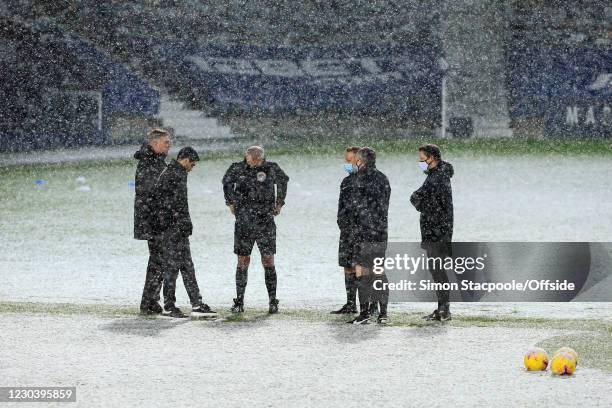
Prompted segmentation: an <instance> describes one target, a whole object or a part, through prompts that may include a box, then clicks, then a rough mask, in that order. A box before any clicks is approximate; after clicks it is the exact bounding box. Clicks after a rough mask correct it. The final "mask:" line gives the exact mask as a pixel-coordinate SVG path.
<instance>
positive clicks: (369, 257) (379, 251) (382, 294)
mask: <svg viewBox="0 0 612 408" xmlns="http://www.w3.org/2000/svg"><path fill="white" fill-rule="evenodd" d="M357 169H358V171H357V178H356V180H355V207H354V216H355V251H354V254H353V256H354V263H355V275H356V276H357V291H358V293H359V316H357V317H356V318H355V319H353V320H351V321H349V323H353V324H367V323H368V322H369V320H370V302H371V301H372V302H374V303H376V302H377V303H378V304H379V305H380V313H379V315H378V318H377V322H378V323H380V324H386V323H387V322H388V320H389V319H388V317H387V304H388V301H389V290H388V286H386V285H377V287H384V289H382V290H376V291H375V290H373V287H374V284H375V283H374V282H375V281H381V283H382V284H385V283H388V279H387V276H386V275H385V274H384V273H383V274H376V275H375V274H373V273H372V267H373V264H374V259H376V258H384V256H385V251H386V249H387V240H388V214H389V199H390V197H391V186H390V185H389V179H387V176H385V175H384V174H383V173H382V172H380V171H379V170H378V169H377V168H376V152H375V151H374V150H373V149H371V148H369V147H362V148H361V149H359V151H358V152H357Z"/></svg>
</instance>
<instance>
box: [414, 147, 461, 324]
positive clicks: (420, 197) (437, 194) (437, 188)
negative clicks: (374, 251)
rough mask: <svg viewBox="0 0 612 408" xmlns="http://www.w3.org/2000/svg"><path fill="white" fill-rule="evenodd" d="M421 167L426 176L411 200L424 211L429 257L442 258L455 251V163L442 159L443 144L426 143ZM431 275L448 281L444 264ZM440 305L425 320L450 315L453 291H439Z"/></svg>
mask: <svg viewBox="0 0 612 408" xmlns="http://www.w3.org/2000/svg"><path fill="white" fill-rule="evenodd" d="M419 167H420V168H421V170H423V171H424V172H425V174H426V175H427V178H426V179H425V182H423V185H422V186H421V188H419V189H418V190H417V191H415V192H414V193H412V196H411V197H410V202H411V203H412V205H414V207H415V208H416V210H417V211H419V212H420V213H421V220H420V224H421V242H422V247H423V249H425V250H426V251H427V256H428V257H440V258H442V259H444V258H446V257H447V256H451V255H452V247H451V245H452V244H451V242H452V239H453V191H452V188H451V180H450V179H451V177H453V173H454V170H453V166H452V165H451V164H450V163H448V162H445V161H443V160H442V154H441V152H440V148H439V147H438V146H436V145H433V144H426V145H423V146H421V147H420V148H419ZM435 264H436V263H435V262H434V267H433V268H432V270H431V275H432V278H433V280H434V282H436V283H448V276H447V275H446V271H445V270H444V268H438V267H436V266H435ZM436 295H437V297H438V308H437V309H436V310H434V311H433V313H431V314H430V315H427V316H425V317H424V318H425V319H426V320H440V321H446V320H450V319H451V313H450V291H449V290H438V291H436Z"/></svg>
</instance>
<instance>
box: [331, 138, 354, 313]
mask: <svg viewBox="0 0 612 408" xmlns="http://www.w3.org/2000/svg"><path fill="white" fill-rule="evenodd" d="M358 151H359V148H358V147H349V148H347V149H346V151H345V152H344V170H345V171H346V172H347V173H348V175H347V176H346V177H344V178H343V179H342V183H340V197H339V199H338V216H337V223H338V228H340V241H339V245H338V264H339V265H340V266H341V267H343V268H344V286H345V289H346V304H345V305H344V306H342V307H341V308H340V309H338V310H334V311H332V312H331V313H332V314H353V313H357V304H356V292H357V278H356V277H355V265H354V263H353V262H354V260H353V251H354V248H355V232H356V231H355V230H356V223H355V211H354V208H355V185H356V181H357V152H358Z"/></svg>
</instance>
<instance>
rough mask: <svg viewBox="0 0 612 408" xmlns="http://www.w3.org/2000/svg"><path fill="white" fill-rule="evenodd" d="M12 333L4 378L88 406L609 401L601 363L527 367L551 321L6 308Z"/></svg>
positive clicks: (4, 324) (0, 359)
mask: <svg viewBox="0 0 612 408" xmlns="http://www.w3.org/2000/svg"><path fill="white" fill-rule="evenodd" d="M7 332H10V333H11V335H10V336H2V348H0V378H2V385H6V386H9V385H19V386H27V385H31V386H35V385H36V386H76V387H77V404H76V406H83V407H96V406H113V407H125V406H133V407H136V406H143V407H145V406H146V407H150V406H166V407H181V406H190V407H209V406H210V407H219V406H223V407H244V406H253V407H260V406H279V407H283V406H304V407H313V406H323V407H327V406H342V407H353V406H355V407H368V406H377V407H380V406H394V407H397V406H414V407H432V406H439V407H449V406H452V407H473V406H489V407H490V406H498V407H526V406H564V407H568V406H585V407H609V406H610V405H611V404H612V396H611V395H610V392H609V390H610V389H612V376H610V375H609V374H606V373H604V372H601V371H599V370H593V369H588V368H584V367H580V366H579V367H578V369H577V371H576V373H575V375H574V376H573V377H569V378H559V377H553V376H551V375H550V372H546V373H527V372H525V371H524V369H523V368H522V355H523V353H524V352H525V349H526V348H528V347H529V346H530V345H533V344H535V343H537V342H538V341H540V340H543V339H545V338H547V337H550V336H553V335H556V334H558V332H556V331H554V330H545V329H533V328H530V329H518V328H512V329H510V328H482V327H471V328H458V327H447V326H432V327H421V328H399V327H385V328H381V327H377V326H376V325H370V326H366V327H364V326H353V325H344V324H338V323H317V322H311V321H299V320H287V319H274V318H270V319H265V318H264V319H261V320H258V321H256V322H252V323H220V322H199V321H189V320H165V319H161V320H159V319H158V320H155V319H142V318H136V317H135V318H114V319H112V318H99V317H93V316H84V315H80V316H79V315H76V316H61V317H60V316H51V315H38V316H35V315H25V316H18V315H11V314H8V315H2V316H0V333H7ZM58 405H59V406H62V405H61V404H58ZM16 406H27V405H22V404H19V405H16ZM32 406H38V405H36V404H32Z"/></svg>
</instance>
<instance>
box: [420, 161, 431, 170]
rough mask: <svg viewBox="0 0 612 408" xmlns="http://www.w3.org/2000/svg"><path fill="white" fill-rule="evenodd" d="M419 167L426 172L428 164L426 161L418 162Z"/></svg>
mask: <svg viewBox="0 0 612 408" xmlns="http://www.w3.org/2000/svg"><path fill="white" fill-rule="evenodd" d="M419 167H420V168H421V170H423V171H427V168H428V167H429V164H427V162H426V161H420V162H419Z"/></svg>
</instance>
